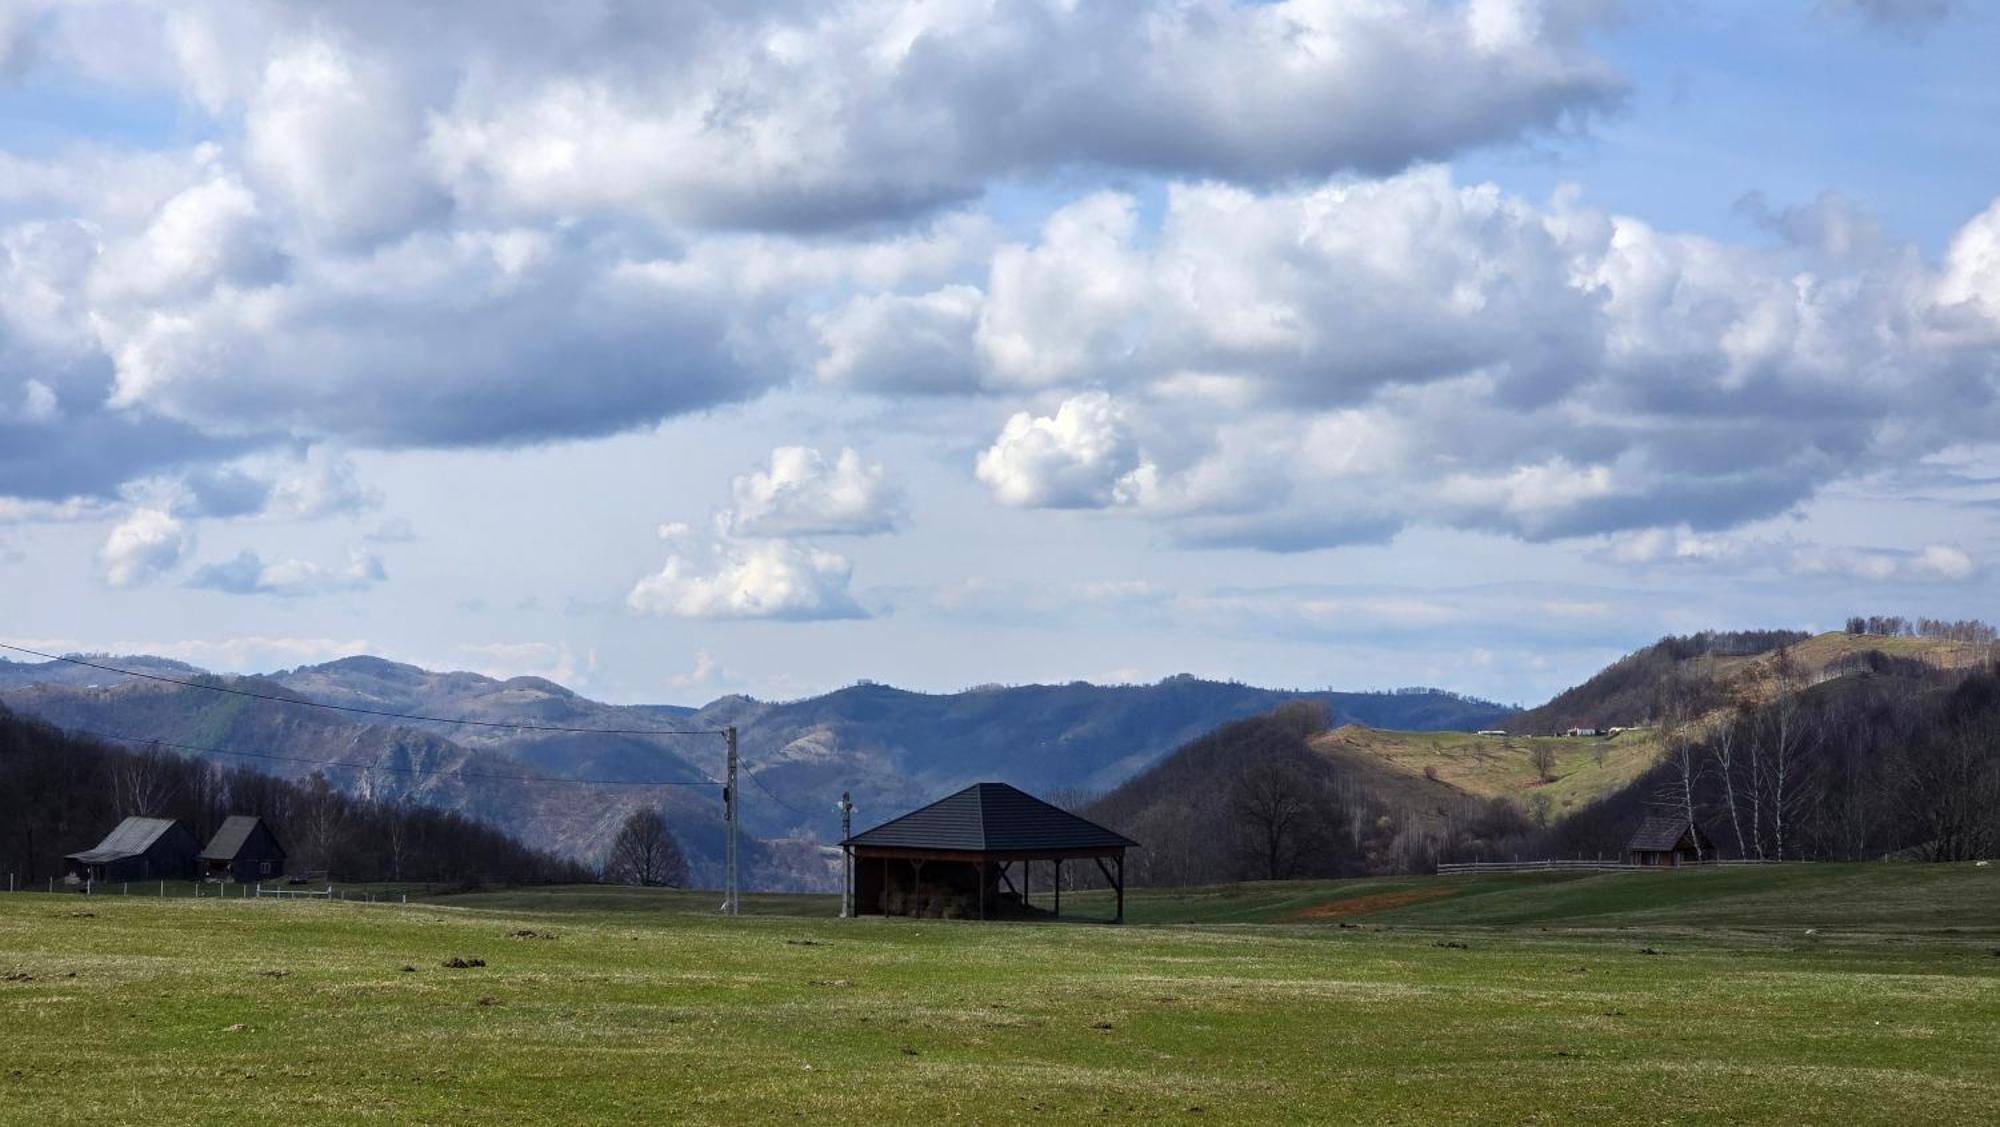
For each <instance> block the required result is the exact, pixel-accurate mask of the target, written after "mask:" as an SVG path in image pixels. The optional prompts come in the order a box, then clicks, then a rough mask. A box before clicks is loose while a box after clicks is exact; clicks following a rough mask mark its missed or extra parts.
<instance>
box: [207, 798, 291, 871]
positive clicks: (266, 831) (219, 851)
mask: <svg viewBox="0 0 2000 1127" xmlns="http://www.w3.org/2000/svg"><path fill="white" fill-rule="evenodd" d="M201 868H202V875H203V876H204V877H207V878H208V879H209V880H213V881H222V882H224V883H227V882H230V881H234V882H236V883H237V884H255V883H257V882H258V881H262V880H272V879H275V878H278V877H282V876H284V875H285V847H284V846H282V845H280V844H278V835H277V834H274V833H272V832H271V827H270V826H268V825H265V824H264V819H262V818H255V817H251V816H250V815H247V814H231V815H230V816H229V817H227V818H224V819H223V820H222V827H221V828H220V829H218V830H216V831H215V836H214V837H212V838H209V839H208V848H206V849H203V850H202V851H201Z"/></svg>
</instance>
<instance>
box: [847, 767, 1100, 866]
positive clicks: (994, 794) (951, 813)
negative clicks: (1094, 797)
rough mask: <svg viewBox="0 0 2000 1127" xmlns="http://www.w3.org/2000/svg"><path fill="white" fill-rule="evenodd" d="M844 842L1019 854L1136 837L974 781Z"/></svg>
mask: <svg viewBox="0 0 2000 1127" xmlns="http://www.w3.org/2000/svg"><path fill="white" fill-rule="evenodd" d="M841 844H843V845H865V846H873V847H875V848H878V849H927V850H945V851H951V852H962V853H1021V852H1030V851H1034V850H1039V849H1049V850H1059V849H1107V850H1109V849H1123V848H1126V847H1128V846H1136V845H1138V842H1135V841H1133V840H1132V839H1130V838H1128V837H1126V836H1124V835H1123V834H1116V833H1113V832H1111V831H1110V830H1107V829H1105V828H1104V827H1103V826H1100V825H1098V824H1097V823H1096V822H1092V821H1089V820H1087V819H1084V818H1079V817H1077V816H1076V815H1074V814H1072V813H1070V812H1069V811H1067V810H1063V809H1061V808H1059V807H1055V806H1051V805H1049V804H1048V803H1046V802H1043V801H1042V800H1041V799H1039V798H1036V797H1035V796H1034V795H1031V794H1027V793H1025V792H1023V791H1020V790H1016V789H1015V788H1013V787H1010V786H1008V785H1007V784H1006V783H974V784H973V785H971V786H969V787H966V788H965V789H964V790H962V791H959V792H958V793H957V794H954V795H950V796H949V797H946V798H941V799H939V800H938V801H936V802H933V803H931V804H930V805H929V806H926V807H923V808H922V809H919V810H912V811H911V812H910V813H908V814H905V815H903V816H902V817H900V818H897V819H895V820H893V821H889V822H884V823H882V824H881V825H879V826H876V827H875V828H874V829H872V830H865V831H863V832H861V833H858V834H855V835H854V836H853V837H850V838H848V839H847V840H846V841H844V842H842V843H841Z"/></svg>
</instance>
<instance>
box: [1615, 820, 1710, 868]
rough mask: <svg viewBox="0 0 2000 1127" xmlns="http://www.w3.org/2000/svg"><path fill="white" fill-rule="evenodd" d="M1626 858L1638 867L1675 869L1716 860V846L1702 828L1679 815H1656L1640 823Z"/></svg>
mask: <svg viewBox="0 0 2000 1127" xmlns="http://www.w3.org/2000/svg"><path fill="white" fill-rule="evenodd" d="M1625 856H1626V860H1627V861H1628V862H1629V863H1631V864H1634V865H1643V866H1645V867H1647V868H1673V867H1675V866H1678V865H1692V864H1694V863H1696V862H1697V861H1700V860H1701V859H1702V858H1704V857H1714V856H1715V843H1714V842H1711V841H1709V840H1708V835H1707V834H1705V833H1703V832H1702V830H1701V827H1700V826H1694V825H1689V824H1688V820H1687V819H1686V818H1684V817H1681V816H1680V815H1678V814H1656V815H1654V816H1653V817H1650V818H1648V819H1646V820H1645V821H1644V822H1641V823H1639V828H1638V830H1637V831H1636V832H1634V833H1633V834H1632V842H1631V844H1629V845H1627V846H1626V847H1625Z"/></svg>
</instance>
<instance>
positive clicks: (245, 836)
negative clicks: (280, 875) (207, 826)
mask: <svg viewBox="0 0 2000 1127" xmlns="http://www.w3.org/2000/svg"><path fill="white" fill-rule="evenodd" d="M262 821H263V819H261V818H256V817H252V816H251V815H249V814H231V815H230V816H229V817H227V818H224V819H223V820H222V828H221V829H218V830H216V831H215V836H214V837H212V838H209V839H208V848H206V849H204V850H202V851H201V859H202V860H204V861H234V860H236V855H237V854H238V853H241V852H243V845H244V843H245V842H247V841H249V840H250V835H251V834H253V833H255V832H256V831H257V825H258V823H260V822H262ZM266 832H268V831H266ZM277 841H278V838H277V835H276V834H272V835H271V843H272V844H273V845H277ZM284 851H285V850H284V848H283V847H282V846H280V847H279V848H278V852H279V853H280V854H282V853H284Z"/></svg>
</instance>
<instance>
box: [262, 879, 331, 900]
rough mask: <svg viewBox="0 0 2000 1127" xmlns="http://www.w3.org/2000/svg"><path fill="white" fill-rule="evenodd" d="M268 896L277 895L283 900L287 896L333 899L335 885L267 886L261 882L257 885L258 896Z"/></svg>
mask: <svg viewBox="0 0 2000 1127" xmlns="http://www.w3.org/2000/svg"><path fill="white" fill-rule="evenodd" d="M266 896H275V897H278V898H279V899H281V900H282V899H284V898H286V897H293V898H296V899H301V900H331V899H333V886H332V885H330V884H329V885H327V886H326V887H325V888H265V887H264V886H263V884H262V883H259V884H258V885H257V898H258V899H259V900H262V899H263V898H264V897H266Z"/></svg>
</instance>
